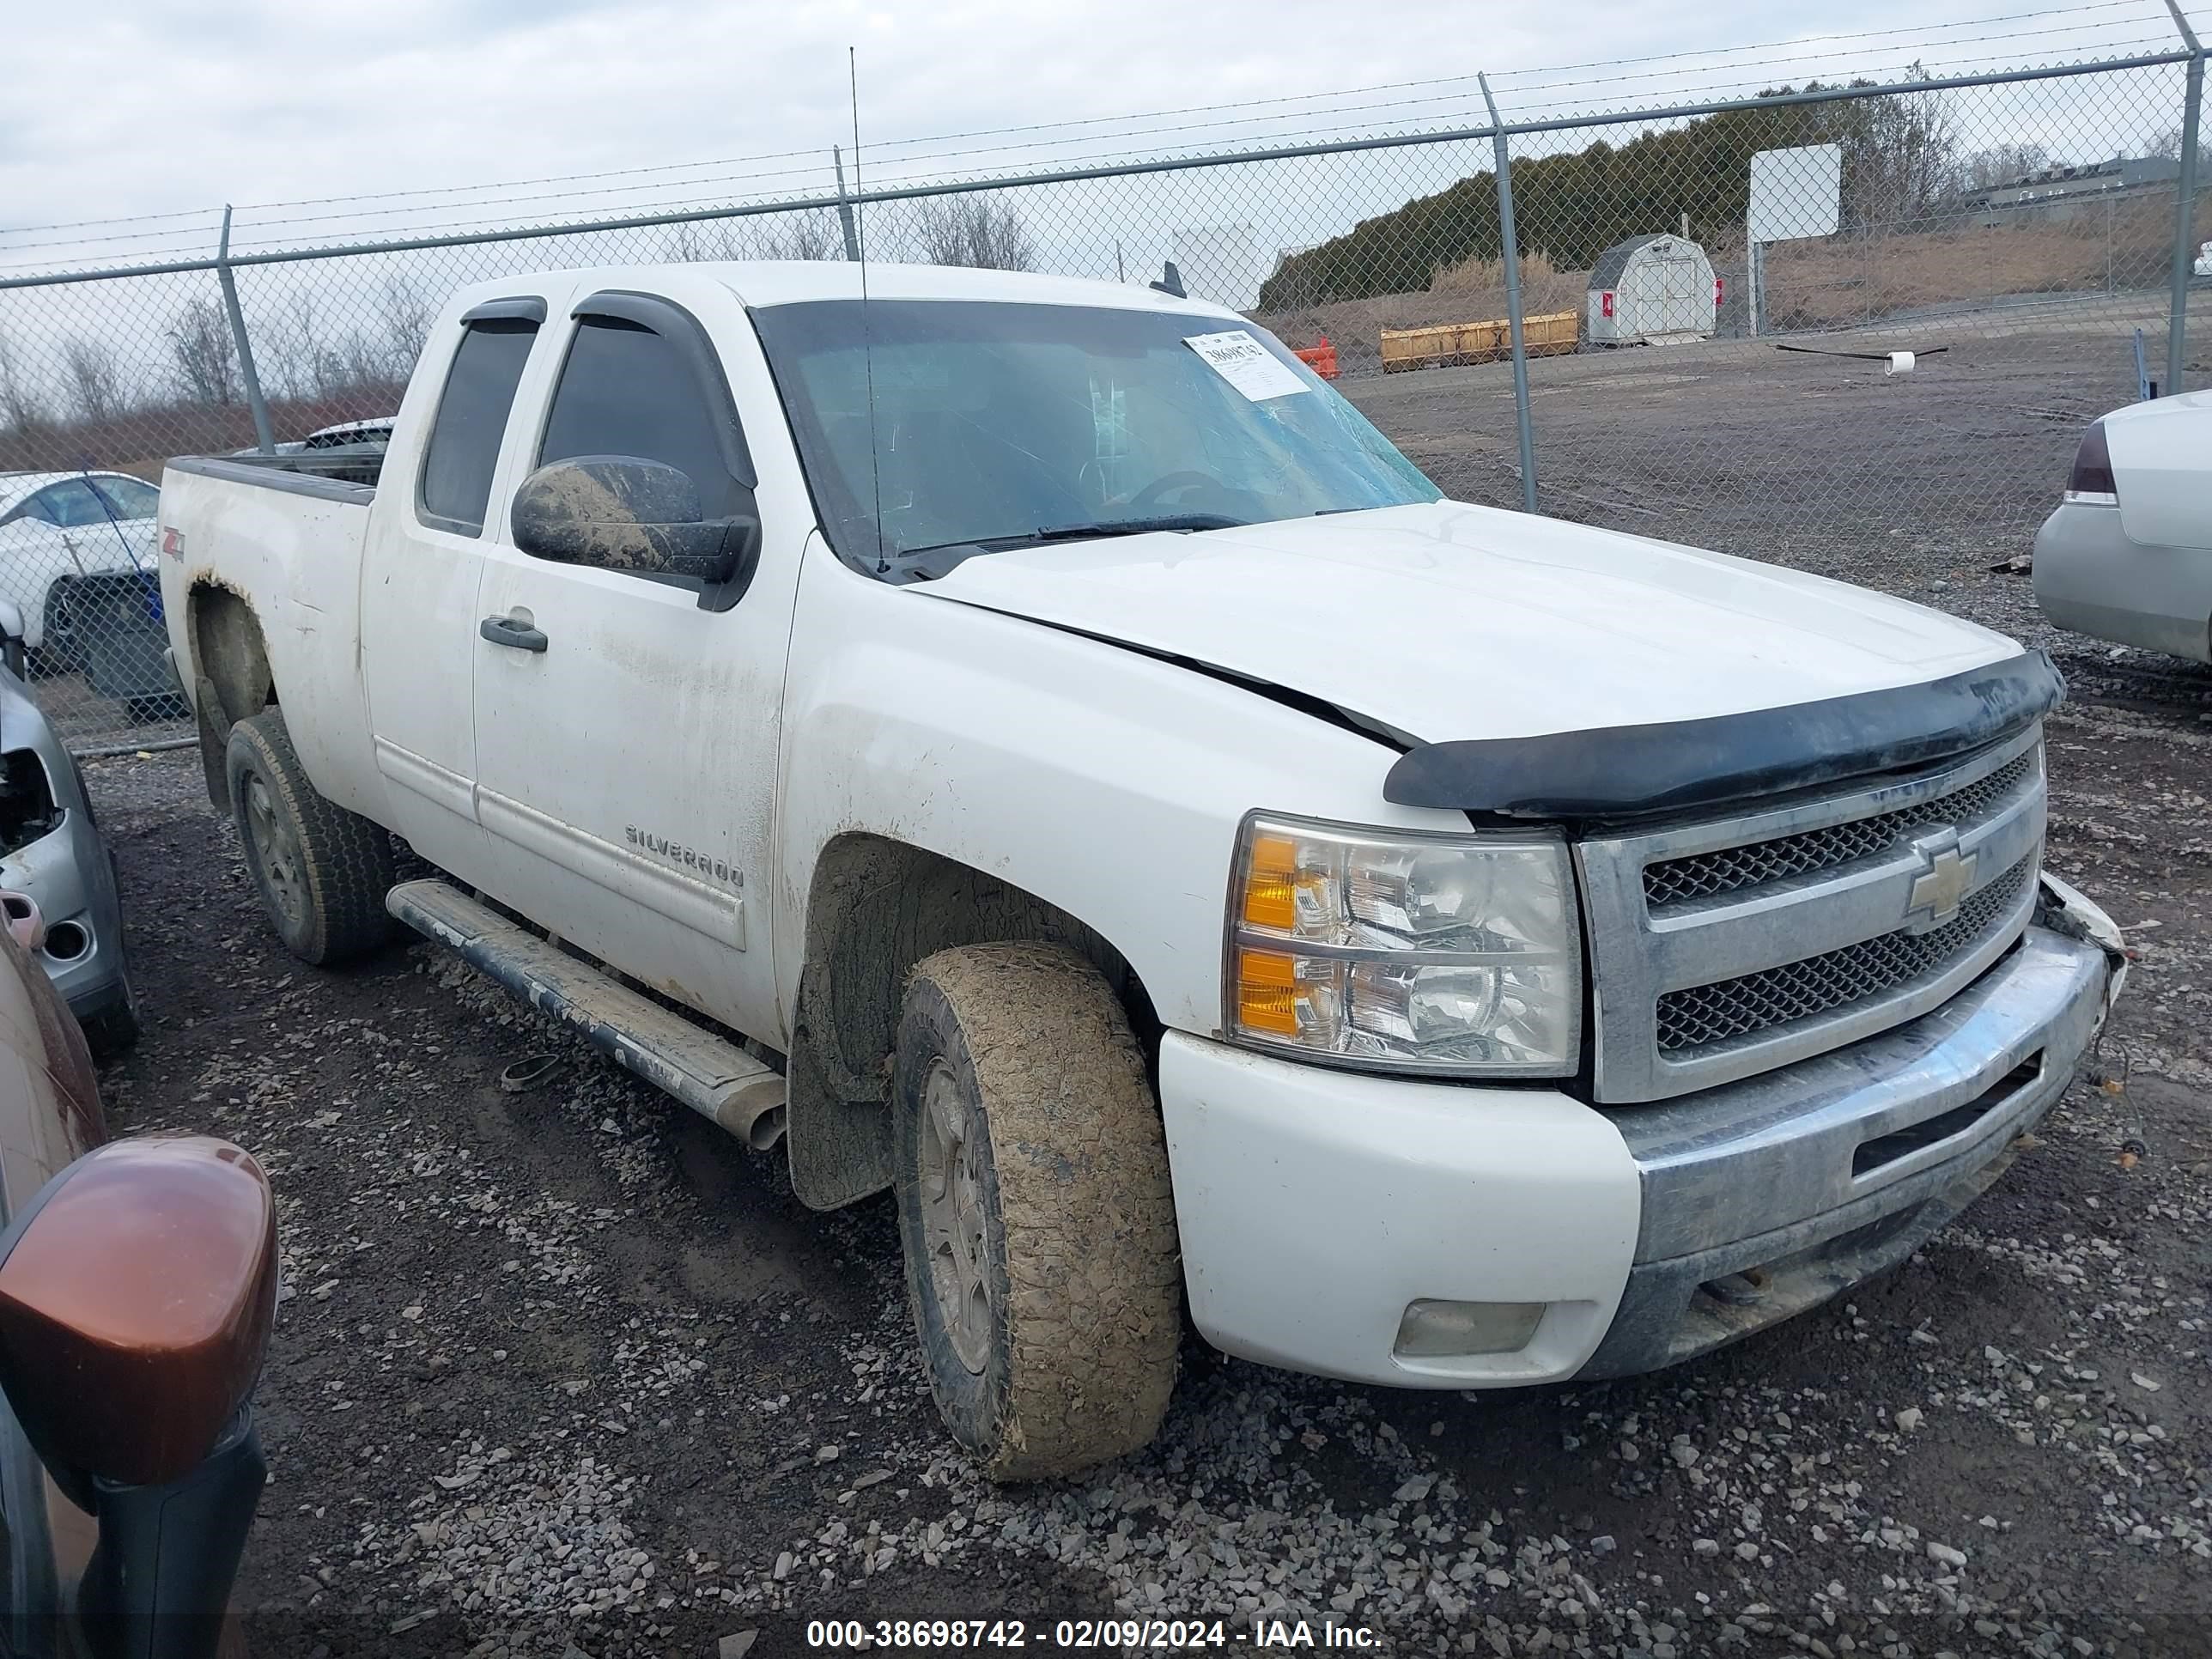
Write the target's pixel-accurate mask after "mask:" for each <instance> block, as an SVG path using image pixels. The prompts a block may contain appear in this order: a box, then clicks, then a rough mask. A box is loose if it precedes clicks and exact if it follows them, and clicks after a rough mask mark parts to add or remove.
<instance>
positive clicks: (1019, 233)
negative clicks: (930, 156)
mask: <svg viewBox="0 0 2212 1659" xmlns="http://www.w3.org/2000/svg"><path fill="white" fill-rule="evenodd" d="M915 239H916V240H918V241H919V242H920V243H921V251H922V255H923V257H924V258H926V259H927V261H928V262H929V263H930V264H933V265H977V266H983V267H987V268H989V269H991V270H1036V246H1035V245H1034V244H1033V243H1031V242H1030V233H1029V227H1028V226H1027V225H1025V224H1024V223H1023V222H1022V216H1021V215H1020V214H1018V213H1017V212H1015V211H1014V210H1013V209H1012V208H1010V207H1008V206H1007V205H1006V204H1005V203H1003V202H998V201H994V200H993V199H992V198H991V197H987V196H977V195H967V196H932V197H924V198H923V199H922V200H921V203H920V204H918V206H917V208H916V210H915Z"/></svg>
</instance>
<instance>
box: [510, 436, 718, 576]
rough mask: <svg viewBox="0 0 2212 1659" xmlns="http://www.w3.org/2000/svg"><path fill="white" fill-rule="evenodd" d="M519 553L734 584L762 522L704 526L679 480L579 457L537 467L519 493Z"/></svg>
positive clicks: (660, 466) (676, 474)
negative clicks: (731, 581) (734, 579)
mask: <svg viewBox="0 0 2212 1659" xmlns="http://www.w3.org/2000/svg"><path fill="white" fill-rule="evenodd" d="M511 521H512V524H513V531H514V544H515V545H516V546H517V547H518V548H520V549H521V550H522V551H524V552H525V553H527V554H530V555H531V556H532V557H535V558H540V559H554V560H557V561H559V562H562V563H563V564H587V565H594V566H597V567H598V568H600V569H603V570H617V571H624V572H627V573H629V574H633V575H639V576H684V577H690V578H691V579H693V580H697V581H700V582H702V583H705V584H708V585H709V586H712V585H714V584H718V583H723V582H727V581H729V580H731V579H732V577H734V576H736V575H738V574H739V573H740V571H741V570H743V569H744V568H745V567H746V566H747V565H748V564H749V563H750V562H751V560H752V558H753V557H754V556H755V553H756V551H757V547H758V544H759V539H760V524H759V521H758V520H756V519H753V518H751V517H749V516H746V515H744V514H733V515H732V516H731V517H728V518H723V519H702V517H701V516H700V506H699V489H698V486H697V485H696V484H695V483H692V481H691V480H690V477H688V476H686V475H685V474H684V472H683V471H681V470H679V469H678V468H676V467H672V466H669V465H665V463H663V462H660V461H648V460H643V459H639V458H638V457H636V456H632V455H580V456H577V457H574V458H573V459H568V460H562V461H555V462H552V463H551V464H550V465H546V466H541V467H539V468H538V471H535V472H533V473H532V474H531V475H530V476H529V477H527V478H525V479H524V480H523V481H522V485H521V488H520V489H517V490H516V491H515V492H514V507H513V513H512V515H511Z"/></svg>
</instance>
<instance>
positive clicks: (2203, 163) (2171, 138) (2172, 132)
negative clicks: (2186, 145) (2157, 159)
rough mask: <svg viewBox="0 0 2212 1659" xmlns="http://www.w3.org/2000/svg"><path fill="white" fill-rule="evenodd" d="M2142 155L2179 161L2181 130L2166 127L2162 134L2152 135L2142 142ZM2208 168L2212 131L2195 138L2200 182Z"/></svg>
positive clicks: (2211, 148)
mask: <svg viewBox="0 0 2212 1659" xmlns="http://www.w3.org/2000/svg"><path fill="white" fill-rule="evenodd" d="M2143 154H2144V155H2162V156H2164V157H2165V158H2166V160H2168V161H2179V160H2180V159H2181V129H2180V128H2179V127H2168V128H2166V131H2163V132H2160V133H2154V134H2153V135H2152V136H2151V137H2149V138H2148V139H2147V140H2146V141H2145V142H2144V143H2143ZM2207 167H2212V130H2207V131H2203V132H2201V133H2199V134H2198V135H2197V173H2198V175H2199V179H2200V182H2201V180H2202V175H2203V173H2204V171H2205V169H2206V168H2207Z"/></svg>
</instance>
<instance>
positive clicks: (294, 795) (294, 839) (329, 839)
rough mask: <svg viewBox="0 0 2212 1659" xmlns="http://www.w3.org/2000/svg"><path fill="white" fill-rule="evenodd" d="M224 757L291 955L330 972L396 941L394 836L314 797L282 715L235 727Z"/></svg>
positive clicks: (260, 878) (270, 906)
mask: <svg viewBox="0 0 2212 1659" xmlns="http://www.w3.org/2000/svg"><path fill="white" fill-rule="evenodd" d="M223 758H224V769H225V774H226V775H227V777H228V781H229V784H230V799H231V811H232V815H233V817H234V818H235V819H236V821H237V823H238V837H239V842H240V847H241V848H242V849H243V850H244V852H245V854H246V872H247V873H248V874H250V875H251V876H252V878H253V886H254V890H255V891H256V892H258V893H259V894H260V896H261V905H262V908H263V909H264V910H266V911H267V912H268V913H269V920H270V923H271V924H272V925H273V926H274V927H276V936H277V937H278V938H279V939H283V941H284V948H285V949H286V950H288V951H290V952H291V953H292V954H293V955H294V956H295V957H299V958H300V960H301V961H302V962H305V963H310V964H312V965H313V966H315V967H319V968H326V967H330V966H332V965H334V964H336V963H341V962H344V961H347V960H349V959H350V958H352V957H357V956H361V955H362V954H363V953H365V952H367V951H373V950H374V949H376V948H377V946H379V945H382V944H383V943H384V942H385V941H386V939H390V938H391V937H392V925H393V924H392V918H391V916H390V915H387V914H386V911H385V908H384V898H385V895H386V894H387V893H389V892H390V891H391V890H392V882H393V880H394V871H395V863H396V860H395V859H394V856H393V854H392V837H391V836H389V835H388V834H386V832H385V830H384V829H382V828H381V827H380V826H379V825H377V824H374V823H370V822H369V821H368V819H367V818H365V817H361V816H360V815H359V814H358V813H355V812H349V811H346V810H345V808H343V806H338V805H334V804H332V803H331V802H330V801H327V800H325V799H323V798H322V796H320V795H319V794H318V793H315V786H314V785H313V784H312V783H310V782H309V781H307V773H306V771H305V770H304V769H302V768H301V765H300V757H299V756H298V754H297V753H296V752H295V750H293V748H292V739H291V737H290V735H289V733H287V732H286V731H285V729H284V716H283V712H282V711H281V710H278V709H276V708H265V709H264V710H262V712H261V713H260V714H256V715H254V716H253V717H252V719H251V720H240V721H239V722H238V723H237V724H236V725H235V726H232V727H231V728H230V741H229V744H228V746H227V747H226V749H225V750H224V757H223Z"/></svg>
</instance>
